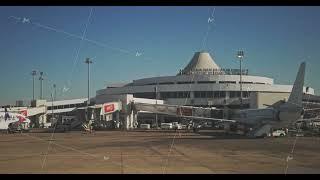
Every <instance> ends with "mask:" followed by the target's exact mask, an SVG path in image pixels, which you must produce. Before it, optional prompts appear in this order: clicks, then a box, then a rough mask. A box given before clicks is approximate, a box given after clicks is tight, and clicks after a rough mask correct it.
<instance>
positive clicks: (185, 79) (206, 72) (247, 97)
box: [95, 52, 320, 108]
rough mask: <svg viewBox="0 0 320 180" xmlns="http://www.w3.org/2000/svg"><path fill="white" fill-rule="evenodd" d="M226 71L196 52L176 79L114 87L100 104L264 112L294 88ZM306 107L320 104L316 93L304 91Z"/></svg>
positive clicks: (100, 95)
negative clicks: (145, 102) (114, 98)
mask: <svg viewBox="0 0 320 180" xmlns="http://www.w3.org/2000/svg"><path fill="white" fill-rule="evenodd" d="M241 71H242V78H241V79H242V80H241V81H240V69H223V68H221V67H220V66H219V65H217V64H216V63H215V61H214V59H213V58H212V57H211V56H210V54H209V53H208V52H196V53H195V54H194V56H193V57H192V59H191V61H190V62H189V63H188V64H187V66H186V67H185V68H184V69H182V70H180V71H179V72H178V73H177V75H175V76H162V77H152V78H144V79H138V80H133V81H132V82H131V83H127V84H111V85H108V86H107V87H106V88H105V89H101V90H98V91H97V92H96V97H95V100H96V103H98V104H99V103H103V99H104V98H105V97H107V96H110V95H122V94H133V96H134V97H136V98H149V99H161V100H164V101H165V103H166V104H173V105H187V106H202V107H218V108H221V107H225V106H227V107H229V108H240V104H241V103H240V92H241V91H240V85H241V84H242V107H243V108H263V107H265V105H264V104H273V103H275V102H277V101H279V100H283V99H287V98H288V96H289V94H290V92H291V89H292V85H282V84H274V80H273V79H272V78H269V77H264V76H255V75H251V74H250V73H249V71H248V70H247V69H242V70H241ZM303 91H304V101H305V103H310V102H312V103H316V104H318V103H319V104H320V99H319V97H317V96H315V95H314V89H313V88H311V87H304V90H303Z"/></svg>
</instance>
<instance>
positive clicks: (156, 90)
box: [154, 86, 158, 128]
mask: <svg viewBox="0 0 320 180" xmlns="http://www.w3.org/2000/svg"><path fill="white" fill-rule="evenodd" d="M154 90H155V92H156V109H157V105H158V101H157V99H158V98H157V93H158V87H157V86H155V87H154ZM156 128H158V113H156Z"/></svg>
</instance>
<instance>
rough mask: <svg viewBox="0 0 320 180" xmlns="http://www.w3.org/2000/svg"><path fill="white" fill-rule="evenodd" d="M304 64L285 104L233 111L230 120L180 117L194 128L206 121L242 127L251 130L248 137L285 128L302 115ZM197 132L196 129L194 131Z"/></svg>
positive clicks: (281, 102)
mask: <svg viewBox="0 0 320 180" xmlns="http://www.w3.org/2000/svg"><path fill="white" fill-rule="evenodd" d="M305 66H306V63H305V62H303V63H301V65H300V68H299V71H298V74H297V76H296V80H295V82H294V85H293V88H292V91H291V93H290V96H289V99H288V101H287V102H285V101H280V102H278V103H276V104H274V105H269V106H268V107H267V108H264V109H245V110H239V111H235V112H234V113H233V114H232V115H231V116H230V119H216V118H203V117H195V116H181V117H187V118H190V119H192V122H193V123H194V124H195V125H194V127H195V128H197V127H200V126H199V124H201V123H202V122H208V121H216V122H217V121H219V122H225V123H227V124H230V125H231V124H233V125H236V126H237V125H244V126H245V127H248V129H250V128H251V129H252V130H251V132H250V133H248V134H247V135H249V136H251V135H252V136H264V135H266V134H268V132H269V131H270V129H271V128H279V127H286V126H288V125H290V124H292V123H293V122H296V121H297V120H299V119H300V118H301V116H302V115H303V107H302V95H303V85H304V76H305ZM195 130H197V129H195Z"/></svg>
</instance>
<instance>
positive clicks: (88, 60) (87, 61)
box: [85, 58, 92, 118]
mask: <svg viewBox="0 0 320 180" xmlns="http://www.w3.org/2000/svg"><path fill="white" fill-rule="evenodd" d="M85 63H86V64H88V101H87V116H88V115H89V113H88V110H89V109H88V107H89V104H90V64H92V61H91V60H90V59H89V58H86V61H85ZM87 118H89V117H87Z"/></svg>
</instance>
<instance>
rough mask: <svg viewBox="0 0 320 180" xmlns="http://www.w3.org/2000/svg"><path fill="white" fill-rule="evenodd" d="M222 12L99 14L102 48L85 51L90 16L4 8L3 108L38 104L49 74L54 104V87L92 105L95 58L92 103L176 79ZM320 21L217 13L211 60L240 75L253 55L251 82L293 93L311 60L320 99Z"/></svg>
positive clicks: (313, 14) (0, 17)
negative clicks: (146, 82) (111, 92)
mask: <svg viewBox="0 0 320 180" xmlns="http://www.w3.org/2000/svg"><path fill="white" fill-rule="evenodd" d="M213 8H214V7H201V6H197V7H191V6H186V7H183V6H181V7H134V6H132V7H107V6H106V7H93V11H92V14H91V18H90V21H89V23H88V26H87V30H86V34H85V38H86V39H89V40H93V41H97V42H99V43H100V44H95V43H92V42H88V41H82V42H81V36H82V34H83V32H84V29H85V27H86V22H87V19H88V17H89V14H90V9H91V7H85V6H79V7H41V6H37V7H31V6H28V7H0V23H1V29H0V32H1V33H0V39H1V40H0V54H1V60H0V62H1V66H0V72H1V76H0V83H1V86H0V92H1V93H0V104H8V103H14V102H15V100H19V99H21V100H30V99H31V98H32V76H31V75H30V72H31V71H32V70H33V69H36V70H40V71H43V72H45V81H44V96H45V98H49V97H50V93H51V91H52V84H53V83H55V84H57V98H59V99H62V98H65V99H71V98H78V97H86V95H87V66H86V64H84V60H85V58H86V57H91V58H94V59H93V61H94V63H93V64H92V66H91V81H92V84H91V93H90V94H91V95H92V96H94V95H95V91H96V90H98V89H101V88H104V86H105V85H106V84H107V83H113V82H116V83H117V82H131V81H132V80H134V79H138V78H143V77H152V76H158V75H161V76H164V75H175V74H176V73H177V72H178V69H180V68H183V67H184V66H185V65H186V64H187V63H188V62H189V60H190V59H191V58H192V56H193V54H194V52H195V51H199V50H202V48H201V47H202V41H203V38H204V36H205V34H206V31H207V28H208V18H209V17H210V16H211V13H212V10H213ZM11 16H13V17H16V18H19V17H20V18H23V17H25V18H27V19H29V20H30V23H28V22H25V23H23V22H22V19H20V20H16V19H14V18H12V17H11ZM9 17H11V18H9ZM319 17H320V7H266V6H261V7H244V6H239V7H232V6H229V7H223V6H218V7H215V13H214V19H215V20H214V22H213V23H211V24H210V27H211V29H210V32H209V34H208V38H207V43H206V48H205V50H207V51H209V52H210V53H211V55H212V56H213V58H214V59H215V61H216V63H217V64H219V65H220V66H221V67H225V68H238V66H239V64H238V62H237V61H236V59H235V53H236V51H237V50H238V49H239V48H241V49H244V51H245V56H246V57H245V61H244V67H245V68H248V69H249V73H251V74H254V75H263V76H267V77H270V78H274V79H275V83H281V84H292V83H293V81H294V78H295V75H296V72H297V69H298V66H299V64H300V62H301V61H302V60H303V59H306V61H307V74H306V83H305V85H306V86H311V87H313V88H315V91H316V94H319V91H320V83H319V80H318V78H319V77H320V73H319V67H320V61H319V59H320V54H319V47H320V34H319V32H320V24H319ZM40 25H41V27H40ZM44 26H49V27H52V28H54V29H56V30H62V31H64V32H68V33H70V34H72V35H75V36H77V37H74V36H71V35H67V34H65V33H62V32H61V31H54V30H52V29H51V30H49V29H46V28H44ZM80 44H81V45H80ZM80 46H81V47H80ZM79 47H80V50H79ZM78 50H79V54H78V59H77V58H76V57H77V51H78ZM136 52H139V53H141V55H140V56H136ZM72 69H73V71H72ZM39 86H40V85H39V81H38V80H37V81H36V83H35V87H36V89H35V92H36V93H35V96H36V97H39ZM63 87H66V88H70V90H69V91H67V92H63V91H62V89H63Z"/></svg>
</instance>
